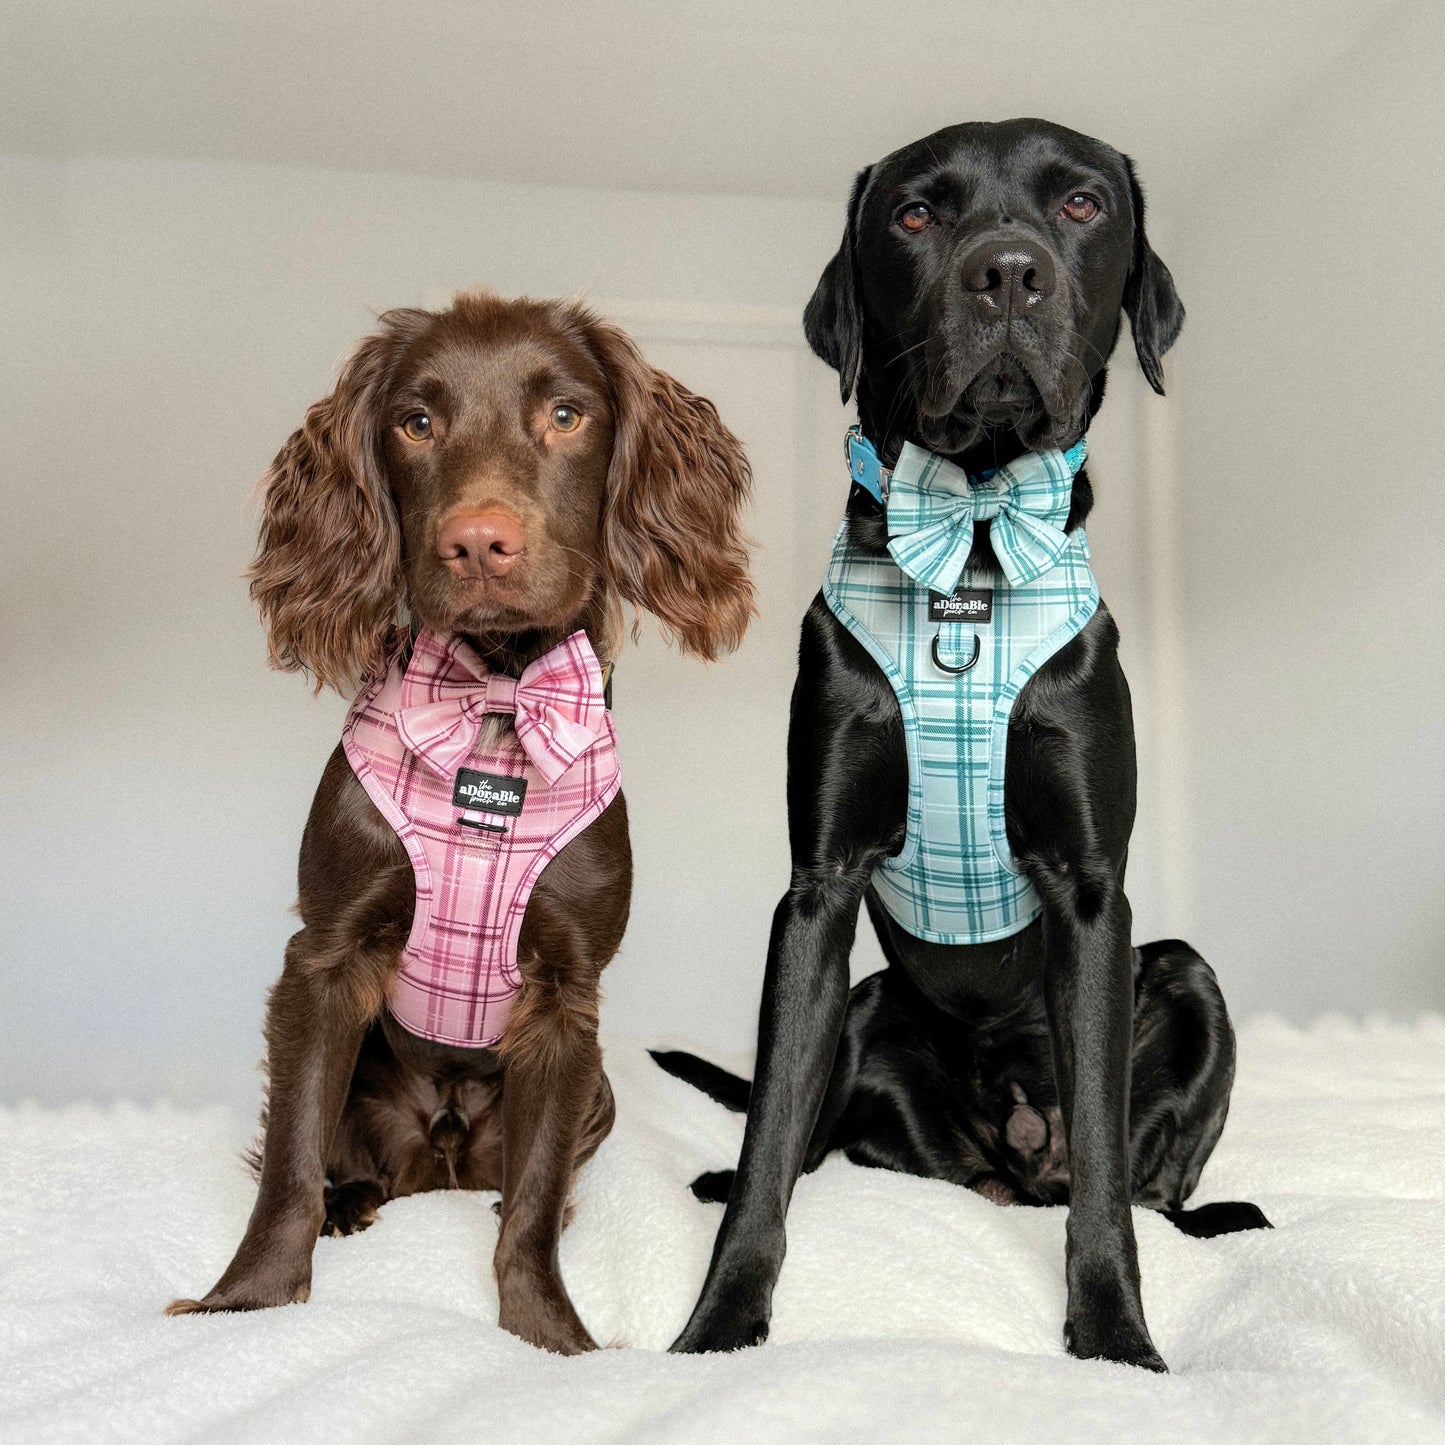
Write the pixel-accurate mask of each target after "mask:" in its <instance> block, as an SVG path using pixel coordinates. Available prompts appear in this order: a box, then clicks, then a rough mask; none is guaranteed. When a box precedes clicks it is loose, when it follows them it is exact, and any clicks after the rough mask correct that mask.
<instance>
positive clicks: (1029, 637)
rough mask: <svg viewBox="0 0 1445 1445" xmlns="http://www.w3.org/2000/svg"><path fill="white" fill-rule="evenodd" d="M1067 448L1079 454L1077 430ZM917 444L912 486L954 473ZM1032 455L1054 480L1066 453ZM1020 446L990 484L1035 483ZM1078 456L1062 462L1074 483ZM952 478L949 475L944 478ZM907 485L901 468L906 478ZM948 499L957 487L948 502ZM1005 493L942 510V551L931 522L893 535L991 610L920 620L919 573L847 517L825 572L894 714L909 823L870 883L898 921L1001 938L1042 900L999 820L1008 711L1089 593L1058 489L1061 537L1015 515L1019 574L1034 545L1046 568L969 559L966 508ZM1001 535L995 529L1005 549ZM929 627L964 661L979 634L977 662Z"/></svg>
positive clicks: (927, 509) (1092, 603) (932, 515)
mask: <svg viewBox="0 0 1445 1445" xmlns="http://www.w3.org/2000/svg"><path fill="white" fill-rule="evenodd" d="M909 450H910V449H907V448H905V454H904V456H903V457H901V458H900V468H902V467H903V466H904V464H905V462H907V463H909V465H910V469H912V468H913V466H914V459H910V458H909V457H908V455H907V453H908V451H909ZM912 450H915V451H916V450H917V449H916V448H915V449H912ZM1074 450H1075V451H1077V452H1078V455H1079V460H1080V461H1082V457H1083V452H1082V444H1080V446H1079V447H1077V448H1075V449H1074ZM922 455H923V456H924V458H925V459H926V461H925V463H924V464H923V465H922V466H921V467H917V469H916V475H917V477H918V480H919V493H920V494H923V493H925V492H926V490H927V489H928V488H929V486H930V483H931V482H932V481H933V480H934V479H936V478H940V477H942V476H943V468H948V469H949V470H950V471H952V472H956V473H958V475H959V476H962V475H963V474H962V473H961V472H959V469H958V468H957V467H954V466H952V464H951V463H949V462H945V461H943V460H942V459H941V458H938V457H932V456H930V455H929V454H928V453H923V454H922ZM1036 455H1040V456H1045V457H1047V458H1048V460H1046V461H1044V462H1042V463H1041V464H1040V466H1041V469H1042V471H1043V472H1044V473H1046V474H1047V475H1048V483H1047V484H1048V486H1050V487H1051V488H1052V487H1057V486H1062V482H1060V481H1057V480H1056V479H1055V478H1056V472H1057V469H1058V465H1059V464H1058V463H1057V462H1056V461H1055V460H1054V458H1058V457H1064V456H1066V455H1068V454H1064V453H1052V454H1036ZM1022 460H1023V462H1024V465H1023V466H1022V467H1021V466H1020V465H1019V464H1018V463H1015V464H1013V466H1012V467H1010V468H1003V469H1000V471H998V472H997V473H995V475H994V482H995V486H994V487H993V488H992V489H990V490H992V491H994V492H1006V491H1007V489H1008V488H1009V487H1010V486H1011V485H1012V484H1013V483H1012V478H1013V477H1014V476H1016V475H1018V474H1019V473H1021V472H1022V473H1024V474H1025V475H1026V476H1027V477H1028V480H1027V481H1026V483H1025V485H1027V486H1030V487H1033V486H1038V487H1042V486H1043V485H1044V481H1043V480H1042V479H1041V478H1040V477H1039V475H1038V471H1037V470H1036V469H1035V465H1034V463H1033V462H1031V461H1030V459H1029V458H1024V459H1022ZM935 463H937V465H936V466H935V465H934V464H935ZM1064 465H1065V466H1067V462H1065V463H1064ZM1077 466H1078V463H1075V464H1074V465H1073V468H1072V469H1070V470H1069V471H1068V473H1067V477H1068V481H1069V483H1070V484H1071V483H1072V478H1073V473H1074V471H1076V470H1077ZM1006 474H1007V475H1006ZM949 483H950V485H955V486H956V484H957V483H956V479H954V478H950V479H949ZM1000 483H1001V484H1000ZM897 485H898V471H895V472H894V474H893V479H892V483H891V487H890V491H889V495H888V522H889V530H890V531H893V530H894V527H895V521H894V496H895V491H894V490H893V489H894V488H896V487H897ZM908 485H909V484H908V483H907V482H905V488H907V486H908ZM967 485H968V483H967V482H965V486H967ZM972 490H975V491H977V490H979V489H977V488H974V489H972ZM957 500H958V499H957V497H956V496H955V497H954V501H953V505H954V506H957ZM1006 500H1007V499H1006V497H1005V498H1001V499H1000V501H999V504H998V505H997V507H996V509H995V510H994V511H991V512H988V511H984V510H983V509H982V508H978V509H974V508H973V507H971V506H970V507H969V509H968V515H967V517H966V518H963V517H960V518H959V519H958V520H956V521H953V522H951V523H949V524H948V525H949V531H950V537H951V541H950V549H949V550H948V551H947V552H946V553H945V551H944V549H942V548H940V547H938V546H936V545H935V543H936V541H937V537H936V535H935V537H934V538H933V539H931V540H929V541H928V542H927V543H926V544H920V546H919V547H918V548H917V550H916V551H913V550H911V549H910V548H909V547H908V545H907V544H906V543H905V545H904V547H903V550H904V551H905V554H906V555H907V556H908V557H909V560H910V563H912V562H914V561H915V560H917V563H918V566H917V570H919V571H921V572H922V573H923V575H924V576H925V577H929V578H940V579H942V578H945V577H946V579H947V580H946V582H945V584H944V586H942V587H940V588H937V590H938V591H942V592H952V591H953V589H954V587H955V585H957V586H959V587H960V588H961V589H977V590H990V591H991V593H992V598H991V604H992V615H991V620H990V621H988V622H983V621H944V622H935V621H930V620H929V587H928V585H926V583H921V582H919V581H917V580H915V578H914V577H913V576H910V575H909V574H908V573H906V572H904V571H903V570H901V568H900V567H899V565H898V564H897V563H896V562H895V561H894V560H893V559H892V558H891V557H881V556H877V555H869V554H865V553H862V552H859V551H858V550H857V549H855V548H854V547H852V546H851V545H850V543H849V540H848V524H847V523H846V522H844V524H843V526H842V527H841V528H840V529H839V532H838V536H837V539H836V540H835V542H834V544H833V555H832V558H831V560H830V562H829V565H828V572H827V576H826V579H825V580H824V583H823V596H824V598H825V600H826V601H827V603H828V606H829V607H830V608H831V609H832V611H833V613H834V615H835V616H836V617H837V618H838V620H839V621H840V622H842V623H843V625H844V626H845V627H847V628H848V630H849V631H850V632H852V633H853V635H854V636H855V637H857V639H858V640H859V642H860V643H862V644H863V646H864V647H865V648H866V649H867V650H868V652H869V653H870V655H871V656H872V657H873V659H874V661H875V662H877V664H878V665H879V667H880V668H882V669H883V672H884V673H885V675H886V676H887V678H888V680H889V682H890V683H891V684H892V685H893V690H894V692H895V693H896V694H897V696H898V705H899V708H900V709H901V711H902V714H903V728H904V734H905V738H906V741H907V749H908V784H909V786H908V831H907V836H906V837H905V839H904V842H903V847H902V848H901V849H900V851H899V852H898V854H897V856H895V857H893V858H885V859H884V860H883V861H882V863H880V864H879V866H878V867H877V868H876V869H875V870H874V873H873V888H874V891H875V892H876V893H877V895H878V898H879V901H880V902H881V903H882V904H883V906H884V908H886V909H887V911H888V913H889V914H890V915H891V916H892V917H893V918H894V919H895V920H896V921H897V922H898V924H899V925H900V926H901V927H902V928H904V929H906V930H907V931H908V932H909V933H911V934H913V935H914V937H916V938H922V939H927V940H928V941H930V942H933V943H954V944H958V943H986V942H989V941H990V940H992V939H998V938H1007V937H1009V936H1010V935H1011V934H1014V933H1017V932H1018V931H1019V930H1020V929H1022V928H1025V927H1027V925H1028V924H1029V923H1031V922H1032V921H1033V920H1034V919H1035V918H1036V917H1037V916H1038V914H1039V912H1040V909H1041V907H1042V904H1041V903H1040V900H1039V897H1038V894H1037V893H1036V892H1035V890H1034V887H1033V885H1032V884H1031V883H1030V882H1029V881H1028V879H1027V878H1025V877H1024V876H1023V875H1022V874H1020V873H1019V872H1018V871H1017V869H1016V868H1015V867H1014V863H1013V858H1012V855H1011V853H1010V851H1009V845H1008V835H1007V832H1006V829H1005V825H1004V759H1005V753H1006V749H1007V745H1008V722H1009V715H1010V713H1012V711H1013V705H1014V701H1015V699H1016V698H1017V697H1018V695H1019V692H1020V691H1021V690H1022V688H1023V686H1024V684H1025V683H1026V682H1027V681H1028V680H1029V678H1030V677H1032V676H1033V674H1034V673H1035V672H1036V671H1038V669H1039V668H1040V667H1041V666H1043V664H1044V663H1045V662H1047V661H1048V659H1049V658H1050V657H1052V656H1053V655H1054V653H1056V652H1057V651H1058V650H1059V649H1060V648H1061V647H1063V646H1064V644H1065V643H1066V642H1068V641H1069V640H1070V638H1072V637H1074V636H1076V635H1077V634H1078V633H1079V631H1080V630H1081V629H1082V628H1083V627H1084V624H1085V623H1087V622H1088V620H1089V618H1090V617H1092V616H1093V615H1094V612H1095V609H1096V608H1097V607H1098V605H1099V589H1098V585H1097V583H1096V582H1095V581H1094V575H1093V573H1092V572H1091V571H1090V569H1089V545H1088V540H1087V539H1086V538H1085V536H1084V532H1083V529H1082V528H1079V529H1076V530H1075V531H1074V532H1072V533H1065V532H1063V530H1062V528H1063V525H1064V521H1065V519H1066V518H1067V516H1068V492H1067V490H1065V491H1064V493H1063V502H1062V512H1060V511H1059V507H1058V505H1054V506H1052V507H1051V508H1050V509H1049V517H1050V523H1049V525H1051V526H1052V528H1053V530H1054V531H1055V532H1056V534H1057V537H1058V539H1059V541H1058V542H1054V541H1049V542H1047V543H1043V544H1040V545H1037V546H1036V545H1035V543H1036V541H1037V539H1036V537H1035V535H1034V529H1033V528H1032V527H1031V526H1026V527H1025V528H1022V529H1018V530H1021V531H1023V532H1024V533H1025V534H1026V536H1027V537H1028V539H1029V540H1028V542H1027V543H1026V544H1025V545H1023V546H1021V547H1020V548H1019V549H1018V551H1019V563H1018V566H1019V572H1020V575H1023V576H1028V575H1029V573H1031V572H1033V571H1034V569H1035V568H1036V566H1037V565H1038V559H1040V558H1042V557H1043V556H1044V555H1045V554H1048V555H1052V556H1054V558H1055V560H1054V561H1053V563H1052V564H1051V565H1049V566H1048V568H1047V569H1046V570H1044V571H1042V572H1040V573H1037V574H1036V575H1034V576H1032V577H1031V578H1030V580H1028V581H1025V582H1023V583H1021V584H1015V583H1014V582H1013V580H1012V578H1011V577H1010V576H1009V575H1008V573H1007V572H1005V575H1003V576H999V575H997V574H996V573H994V572H992V571H979V570H975V569H970V568H968V567H966V565H965V564H966V561H967V556H968V551H969V548H970V546H971V545H972V540H973V518H974V517H975V516H979V517H981V516H984V515H989V516H994V517H997V518H1002V517H1004V516H1005V515H1011V516H1012V517H1013V518H1014V519H1015V520H1016V519H1017V517H1018V515H1019V513H1018V512H1017V511H1014V512H1012V513H1006V512H1005V510H1004V506H1005V504H1006ZM966 505H967V504H966ZM991 505H992V504H991ZM905 507H906V508H907V509H909V515H910V519H911V518H912V517H913V516H916V517H917V518H918V519H919V520H920V522H921V523H922V525H923V526H924V527H925V528H927V527H934V526H938V525H939V521H940V518H939V516H938V514H937V513H936V512H935V511H934V510H933V508H932V505H931V503H929V504H926V505H925V504H917V503H915V502H913V501H912V500H911V499H910V500H909V501H907V502H906V503H905ZM898 530H899V531H900V532H901V531H902V530H903V529H902V528H899V529H898ZM1002 530H1004V529H1002V528H1000V527H999V525H998V522H997V521H995V522H994V525H993V527H992V528H991V529H990V532H991V535H992V536H994V537H997V536H998V534H999V532H1000V531H1002ZM897 540H898V539H895V541H897ZM893 545H894V544H890V547H892V546H893ZM1010 545H1011V544H1009V543H1005V544H1004V547H1005V550H1008V549H1009V548H1010ZM1000 563H1001V565H1002V557H1001V558H1000ZM935 638H936V639H937V651H938V656H939V658H940V660H941V661H942V662H943V663H945V664H949V665H952V666H954V667H962V666H964V665H965V664H966V663H967V662H968V660H969V658H970V657H972V656H973V654H974V641H975V638H976V639H977V642H978V660H977V662H976V663H975V664H974V665H973V666H972V667H971V668H969V670H968V671H966V672H963V673H961V674H958V675H954V674H950V673H948V672H945V671H944V670H943V669H942V668H941V667H940V666H939V665H938V664H937V663H935V661H934V658H933V648H934V639H935Z"/></svg>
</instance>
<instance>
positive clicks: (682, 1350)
mask: <svg viewBox="0 0 1445 1445" xmlns="http://www.w3.org/2000/svg"><path fill="white" fill-rule="evenodd" d="M767 1337H768V1317H767V1314H766V1313H765V1312H759V1311H757V1310H742V1311H739V1312H737V1313H729V1314H728V1315H727V1316H726V1317H725V1318H718V1317H715V1316H713V1315H707V1316H704V1315H702V1314H701V1313H700V1312H699V1313H697V1314H694V1315H693V1317H692V1318H691V1319H690V1320H689V1321H688V1323H687V1328H686V1329H684V1330H683V1332H682V1333H681V1334H680V1335H679V1336H678V1337H677V1338H676V1339H675V1340H674V1341H673V1342H672V1350H671V1352H672V1353H673V1354H674V1355H715V1354H728V1353H730V1352H731V1351H733V1350H746V1349H750V1348H751V1347H752V1346H753V1345H760V1344H762V1343H763V1342H764V1341H765V1340H766V1339H767Z"/></svg>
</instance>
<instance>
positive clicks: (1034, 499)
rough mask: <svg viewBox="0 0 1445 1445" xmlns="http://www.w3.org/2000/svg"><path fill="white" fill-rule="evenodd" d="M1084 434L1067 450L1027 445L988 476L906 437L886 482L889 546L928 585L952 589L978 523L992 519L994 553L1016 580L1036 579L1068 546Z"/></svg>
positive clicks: (911, 573) (1017, 583)
mask: <svg viewBox="0 0 1445 1445" xmlns="http://www.w3.org/2000/svg"><path fill="white" fill-rule="evenodd" d="M1085 450H1086V448H1085V445H1084V439H1083V438H1082V437H1081V438H1080V439H1079V440H1078V441H1077V442H1075V443H1074V445H1073V446H1071V447H1070V448H1069V450H1068V451H1066V452H1063V451H1059V450H1057V449H1056V448H1055V449H1052V450H1049V451H1044V452H1025V453H1024V454H1023V456H1021V457H1019V458H1018V459H1017V460H1015V461H1012V462H1009V463H1008V465H1007V466H1002V467H999V468H998V469H997V470H995V471H993V472H991V473H989V474H988V475H987V476H984V477H970V476H969V475H968V473H967V472H965V471H964V470H963V468H962V467H957V466H955V465H954V464H953V463H952V462H950V461H946V460H945V459H944V458H943V457H939V456H935V455H934V454H933V453H932V452H927V451H924V450H923V448H922V447H916V446H914V445H913V443H912V442H907V443H905V445H904V447H903V450H902V452H900V453H899V456H898V465H897V466H896V467H894V468H893V472H892V475H891V477H890V478H889V482H888V537H889V542H888V550H889V551H890V552H891V553H892V554H893V560H894V561H895V562H897V563H898V565H899V566H900V567H901V568H902V569H903V570H904V571H905V572H906V573H907V574H908V575H909V576H910V577H911V578H913V580H914V581H915V582H917V583H919V584H920V585H922V586H924V587H932V588H933V589H934V590H935V591H937V592H952V591H953V589H954V587H956V586H957V585H958V579H959V577H960V576H961V575H962V573H963V564H964V563H965V562H966V561H967V560H968V554H969V550H970V549H971V548H972V546H973V524H974V523H975V522H976V521H978V522H982V521H985V520H988V521H991V522H992V525H991V526H990V528H989V540H990V542H991V543H992V545H993V554H994V556H995V557H996V558H997V559H998V565H999V567H1000V569H1001V570H1002V572H1003V575H1004V576H1005V577H1006V578H1007V579H1008V582H1009V585H1010V586H1011V587H1024V586H1027V585H1028V584H1029V583H1030V582H1034V581H1037V580H1038V579H1039V578H1040V577H1042V576H1043V575H1044V573H1045V572H1048V571H1050V570H1052V569H1053V567H1054V566H1056V565H1057V563H1058V562H1059V560H1060V559H1061V558H1062V557H1063V555H1064V553H1065V551H1066V550H1067V549H1068V546H1069V535H1068V533H1067V532H1065V531H1064V523H1065V522H1066V521H1068V518H1069V502H1070V499H1071V498H1072V496H1073V490H1074V475H1075V473H1076V472H1077V471H1078V470H1079V468H1080V467H1081V466H1083V464H1084V454H1085Z"/></svg>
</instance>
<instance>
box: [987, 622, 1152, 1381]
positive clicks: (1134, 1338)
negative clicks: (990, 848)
mask: <svg viewBox="0 0 1445 1445" xmlns="http://www.w3.org/2000/svg"><path fill="white" fill-rule="evenodd" d="M1117 647H1118V629H1117V628H1116V627H1115V626H1114V622H1113V619H1112V618H1111V617H1110V616H1109V614H1108V611H1107V609H1106V608H1104V607H1103V606H1100V608H1099V610H1098V612H1097V613H1095V615H1094V617H1093V618H1092V619H1091V620H1090V622H1089V624H1088V626H1087V627H1085V629H1084V630H1083V632H1081V633H1080V634H1079V636H1078V637H1076V638H1075V639H1074V641H1073V642H1071V643H1070V644H1069V645H1068V647H1066V648H1064V649H1063V650H1062V651H1061V652H1059V653H1058V654H1057V655H1056V656H1055V657H1054V658H1053V659H1052V660H1051V661H1050V662H1048V663H1046V664H1045V666H1044V667H1043V668H1042V669H1040V671H1039V673H1038V675H1037V676H1036V677H1035V678H1034V680H1033V681H1032V682H1030V683H1029V685H1028V686H1027V687H1026V688H1025V689H1024V691H1023V693H1022V694H1021V695H1020V698H1019V702H1018V705H1017V706H1016V708H1015V710H1014V716H1013V718H1012V720H1011V723H1010V728H1009V752H1008V775H1007V780H1006V784H1005V793H1006V797H1007V805H1008V809H1009V829H1010V841H1011V842H1012V843H1013V844H1014V856H1015V857H1016V858H1018V859H1019V860H1020V862H1021V863H1024V865H1025V866H1026V868H1027V871H1028V873H1029V875H1030V877H1031V878H1032V879H1033V881H1034V883H1035V884H1036V885H1037V887H1038V890H1039V893H1040V894H1041V896H1042V898H1043V903H1044V916H1043V937H1044V978H1043V986H1044V1000H1045V1004H1046V1007H1047V1009H1048V1017H1049V1033H1050V1035H1051V1038H1052V1042H1053V1054H1054V1070H1055V1074H1056V1076H1057V1079H1058V1087H1059V1105H1060V1109H1061V1111H1062V1116H1063V1121H1064V1132H1065V1135H1066V1137H1067V1139H1068V1144H1069V1175H1070V1184H1069V1223H1068V1243H1067V1261H1068V1262H1067V1270H1068V1287H1069V1297H1068V1309H1067V1314H1066V1317H1065V1324H1064V1339H1065V1343H1066V1344H1067V1345H1068V1348H1069V1351H1070V1353H1072V1354H1074V1355H1078V1356H1079V1357H1080V1358H1083V1359H1106V1360H1118V1361H1120V1362H1121V1363H1124V1364H1130V1365H1140V1366H1143V1367H1144V1368H1145V1369H1151V1370H1162V1369H1164V1361H1163V1360H1161V1359H1160V1358H1159V1353H1158V1351H1157V1350H1155V1348H1154V1343H1153V1341H1152V1340H1151V1339H1150V1338H1149V1330H1148V1326H1147V1325H1145V1323H1144V1307H1143V1305H1142V1304H1141V1303H1140V1299H1139V1257H1138V1252H1137V1250H1136V1248H1135V1244H1134V1221H1133V1216H1132V1215H1131V1214H1130V1201H1131V1190H1130V1180H1129V1059H1130V1052H1131V1046H1132V1038H1133V1027H1134V987H1133V952H1132V949H1131V945H1130V937H1129V931H1130V926H1131V924H1132V922H1133V919H1132V915H1131V913H1130V910H1129V900H1128V899H1127V898H1126V897H1125V896H1124V863H1125V860H1126V858H1127V857H1128V853H1129V834H1130V833H1131V832H1132V831H1133V827H1134V801H1135V765H1134V729H1133V721H1132V715H1131V710H1130V704H1129V688H1128V684H1127V683H1126V682H1125V681H1124V674H1123V672H1122V671H1121V670H1120V668H1119V661H1118V651H1117Z"/></svg>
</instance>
